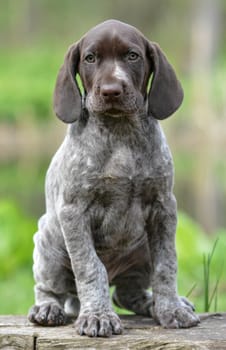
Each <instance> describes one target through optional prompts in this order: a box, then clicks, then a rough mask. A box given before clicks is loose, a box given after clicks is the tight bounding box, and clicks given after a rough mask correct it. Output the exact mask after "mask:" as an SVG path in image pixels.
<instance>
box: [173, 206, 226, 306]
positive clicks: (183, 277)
mask: <svg viewBox="0 0 226 350" xmlns="http://www.w3.org/2000/svg"><path fill="white" fill-rule="evenodd" d="M216 239H217V240H218V244H217V246H216V245H215V241H216ZM213 248H214V249H213ZM225 249H226V232H225V231H223V230H222V231H219V232H216V233H215V235H214V236H212V237H208V236H207V235H206V234H205V233H204V232H203V230H202V229H201V228H200V227H199V225H197V224H196V223H195V222H194V221H193V220H191V219H190V218H189V217H188V216H187V215H186V214H184V213H180V215H179V222H178V229H177V254H178V266H179V271H178V286H179V293H180V294H181V295H187V294H188V293H190V291H191V293H190V295H189V298H190V299H191V300H192V301H193V302H194V303H195V305H196V310H197V311H199V312H204V311H207V310H205V307H204V300H205V298H206V294H207V292H208V289H209V292H208V301H209V302H210V300H211V295H213V294H214V295H215V296H216V292H214V290H215V289H216V286H217V304H218V308H217V310H218V311H222V310H226V298H225V287H226V280H225V278H224V277H223V276H225V275H226V268H225V264H224V261H225ZM211 252H212V253H211ZM213 253H214V255H213ZM204 255H205V256H207V257H208V256H210V257H211V259H210V260H211V269H210V266H209V271H208V287H207V282H206V280H205V275H204V274H203V269H204V268H205V265H204V262H203V256H204ZM207 259H208V258H207ZM220 277H222V278H220ZM218 280H219V281H218ZM209 304H210V303H209ZM208 309H209V311H214V305H212V306H211V305H209V307H208Z"/></svg>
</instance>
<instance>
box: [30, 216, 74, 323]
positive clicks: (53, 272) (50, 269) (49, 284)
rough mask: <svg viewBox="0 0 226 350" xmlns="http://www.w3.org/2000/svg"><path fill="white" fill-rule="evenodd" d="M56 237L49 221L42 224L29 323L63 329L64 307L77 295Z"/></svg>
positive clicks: (35, 254)
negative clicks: (57, 247) (70, 297)
mask: <svg viewBox="0 0 226 350" xmlns="http://www.w3.org/2000/svg"><path fill="white" fill-rule="evenodd" d="M55 240H56V236H55V235H54V237H53V235H51V234H50V232H49V230H48V228H47V225H46V217H45V216H43V217H42V218H41V220H40V221H39V231H38V232H37V233H36V235H35V238H34V241H35V249H34V265H33V271H34V278H35V282H36V284H35V305H34V306H33V307H32V308H31V309H30V311H29V314H28V319H29V320H30V321H31V322H32V323H37V324H40V325H43V326H60V325H63V324H65V323H66V321H67V316H66V313H65V311H64V304H65V301H66V299H67V296H68V293H73V294H75V293H76V287H75V283H74V278H73V273H72V271H71V270H70V268H69V266H66V263H65V261H66V260H64V259H63V258H62V253H61V251H60V249H59V253H58V254H57V249H56V247H55V246H54V242H55Z"/></svg>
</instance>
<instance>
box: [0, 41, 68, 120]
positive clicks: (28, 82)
mask: <svg viewBox="0 0 226 350" xmlns="http://www.w3.org/2000/svg"><path fill="white" fill-rule="evenodd" d="M62 62H63V54H62V56H61V55H60V53H59V52H58V54H56V53H54V54H53V53H52V52H49V51H47V50H45V49H43V48H42V50H40V51H39V50H38V49H37V48H36V49H33V50H32V49H31V50H30V51H28V50H26V51H23V50H21V52H17V55H16V59H15V57H14V53H13V52H4V53H3V54H1V56H0V76H1V81H0V121H7V122H18V121H19V120H21V119H22V118H23V121H24V120H26V118H27V119H28V118H29V121H31V120H32V118H33V120H36V121H37V120H39V121H41V120H45V119H46V118H48V117H49V116H50V115H51V113H52V103H51V101H52V92H53V88H54V84H55V80H56V75H57V72H58V69H59V66H60V65H61V63H62Z"/></svg>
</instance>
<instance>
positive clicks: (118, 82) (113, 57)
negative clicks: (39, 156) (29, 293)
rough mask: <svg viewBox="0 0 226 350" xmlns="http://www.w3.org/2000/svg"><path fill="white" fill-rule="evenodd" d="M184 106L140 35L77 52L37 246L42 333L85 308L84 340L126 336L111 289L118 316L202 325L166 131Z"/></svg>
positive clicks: (57, 103)
mask: <svg viewBox="0 0 226 350" xmlns="http://www.w3.org/2000/svg"><path fill="white" fill-rule="evenodd" d="M77 72H78V73H79V74H80V77H81V80H82V82H83V86H84V97H83V102H82V98H81V96H80V91H79V89H78V86H77V83H76V81H75V79H74V77H75V74H76V73H77ZM151 74H153V80H152V85H151V88H150V91H149V92H148V93H147V85H148V80H149V77H150V75H151ZM182 98H183V92H182V89H181V86H180V83H179V82H178V80H177V78H176V75H175V73H174V70H173V68H172V67H171V66H170V64H169V62H168V61H167V59H166V57H165V56H164V54H163V52H162V51H161V49H160V48H159V47H158V45H157V44H154V43H152V42H149V41H148V40H147V39H146V38H145V37H144V36H143V35H142V34H141V33H140V32H139V31H138V30H137V29H135V28H134V27H132V26H129V25H127V24H124V23H121V22H119V21H113V20H111V21H107V22H104V23H102V24H100V25H98V26H97V27H95V28H93V29H92V30H91V31H89V32H88V33H87V34H86V35H85V36H84V37H83V38H82V39H81V40H80V41H79V42H78V43H76V44H74V45H72V46H71V47H70V48H69V51H68V53H67V55H66V57H65V62H64V64H63V66H62V68H61V70H60V72H59V75H58V79H57V83H56V89H55V95H54V108H55V112H56V114H57V116H58V117H59V118H60V119H62V120H63V121H65V122H68V123H72V124H71V125H70V126H69V128H68V131H67V135H66V137H65V140H64V142H63V144H62V145H61V147H60V149H59V150H58V152H57V153H56V155H55V156H54V157H53V159H52V162H51V165H50V167H49V170H48V173H47V177H46V213H45V215H43V216H42V218H41V219H40V221H39V230H38V232H37V233H36V235H35V239H34V240H35V250H34V277H35V281H36V285H35V298H36V304H35V306H33V307H32V309H31V310H30V313H29V319H30V320H31V321H32V322H34V323H38V324H43V325H60V324H64V323H65V322H66V320H67V317H66V311H67V310H68V309H69V306H70V307H71V306H72V304H73V307H74V311H75V312H77V315H78V317H77V320H76V328H77V331H78V332H79V333H80V334H81V335H82V334H87V335H89V336H97V335H99V336H109V335H111V334H112V333H114V334H119V333H121V331H122V326H121V322H120V319H119V317H118V316H117V315H116V314H115V312H114V311H113V309H112V305H111V301H110V295H109V284H112V285H115V292H114V295H113V300H114V302H115V303H116V304H117V305H118V306H122V307H124V308H127V309H129V310H132V311H134V312H135V313H137V314H141V315H146V316H152V317H154V318H155V319H156V320H157V322H159V323H160V324H161V325H163V326H164V327H172V328H177V327H190V326H193V325H196V324H197V323H198V322H199V320H198V317H197V316H195V314H194V313H193V308H192V305H191V304H190V303H189V302H188V301H187V300H186V299H185V298H180V297H178V296H177V290H176V271H177V262H176V252H175V231H176V222H177V215H176V200H175V198H174V195H173V193H172V186H173V165H172V158H171V154H170V151H169V148H168V145H167V142H166V139H165V137H164V134H163V132H162V130H161V127H160V125H159V122H158V120H157V119H164V118H166V117H168V116H169V115H171V114H172V113H173V112H174V111H175V110H176V109H177V108H178V107H179V105H180V104H181V101H182ZM149 287H151V288H152V294H151V293H150V292H148V291H147V289H148V288H149ZM72 301H73V302H72ZM69 304H70V305H69Z"/></svg>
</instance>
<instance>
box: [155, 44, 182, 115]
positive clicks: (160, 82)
mask: <svg viewBox="0 0 226 350" xmlns="http://www.w3.org/2000/svg"><path fill="white" fill-rule="evenodd" d="M148 55H149V60H150V64H151V67H152V71H153V79H152V83H151V87H150V90H149V93H148V112H149V114H150V115H152V116H153V117H155V118H156V119H165V118H167V117H169V116H170V115H171V114H173V113H174V112H175V111H176V110H177V109H178V108H179V106H180V105H181V103H182V100H183V96H184V95H183V89H182V87H181V84H180V82H179V81H178V80H177V77H176V74H175V72H174V70H173V68H172V66H171V65H170V63H169V62H168V60H167V58H166V56H165V55H164V53H163V52H162V50H161V49H160V47H159V46H158V44H156V43H152V42H148Z"/></svg>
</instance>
